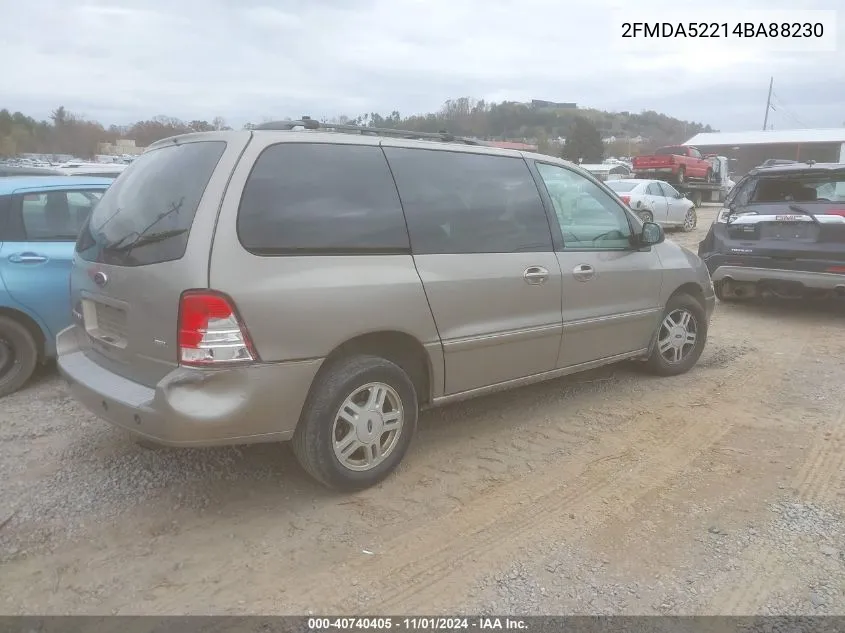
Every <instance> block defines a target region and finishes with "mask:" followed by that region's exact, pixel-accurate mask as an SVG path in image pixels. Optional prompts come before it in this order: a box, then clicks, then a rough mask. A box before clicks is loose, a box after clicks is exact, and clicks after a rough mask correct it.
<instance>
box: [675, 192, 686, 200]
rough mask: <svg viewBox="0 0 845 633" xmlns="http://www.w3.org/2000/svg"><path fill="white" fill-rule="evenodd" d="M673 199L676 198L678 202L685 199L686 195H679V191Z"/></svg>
mask: <svg viewBox="0 0 845 633" xmlns="http://www.w3.org/2000/svg"><path fill="white" fill-rule="evenodd" d="M675 197H676V198H677V199H678V200H680V199H681V198H686V197H687V194H685V193H681V192H680V191H679V192H678V193H677V195H676V196H675Z"/></svg>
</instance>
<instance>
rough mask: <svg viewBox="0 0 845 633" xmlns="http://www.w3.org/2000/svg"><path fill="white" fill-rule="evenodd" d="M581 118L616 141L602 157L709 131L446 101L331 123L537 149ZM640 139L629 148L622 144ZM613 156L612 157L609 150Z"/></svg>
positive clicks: (626, 117)
mask: <svg viewBox="0 0 845 633" xmlns="http://www.w3.org/2000/svg"><path fill="white" fill-rule="evenodd" d="M578 116H581V117H585V118H587V119H589V120H590V122H591V123H592V124H593V125H594V126H595V127H596V128H597V129H598V130H599V132H600V133H601V135H602V137H603V138H607V137H616V139H618V141H617V143H616V145H619V147H617V148H614V147H612V146H610V147H608V148H607V153H608V155H613V154H617V155H618V154H626V153H627V150H628V149H629V148H630V149H631V151H632V152H635V151H636V149H637V148H639V152H638V153H642V152H643V151H648V150H650V149H653V148H655V147H657V146H658V145H665V144H670V143H683V142H685V141H687V140H688V139H689V138H691V137H692V136H694V135H695V134H697V133H698V132H709V131H715V130H713V129H712V128H711V127H710V126H709V125H705V124H703V123H696V122H691V121H681V120H679V119H675V118H673V117H670V116H667V115H665V114H660V113H658V112H654V111H646V112H641V113H639V114H637V113H631V112H604V111H601V110H593V109H583V108H578V109H575V108H554V107H535V106H532V105H531V104H524V103H517V102H511V101H505V102H502V103H486V102H485V101H483V100H480V101H476V100H474V99H471V98H469V97H462V98H460V99H455V100H450V101H447V102H446V103H445V104H444V105H443V107H442V108H441V109H440V110H439V111H438V112H436V113H431V114H426V115H415V116H409V117H402V116H400V114H399V113H398V112H393V113H392V114H390V115H388V116H384V115H380V114H377V113H371V114H368V115H363V116H359V117H355V118H354V119H353V118H348V117H341V118H340V119H338V120H335V121H333V122H348V123H354V124H358V125H370V126H373V127H388V128H403V129H410V130H415V131H419V132H437V131H440V130H448V131H449V132H451V133H453V134H460V135H464V136H473V137H478V138H482V139H486V140H525V141H527V142H533V143H536V144H539V145H541V146H542V145H544V142H547V141H551V140H554V139H557V138H566V135H567V132H568V130H569V129H570V126H571V125H572V123H573V121H574V119H575V118H576V117H578ZM637 138H640V139H643V142H642V143H641V144H639V145H636V144H634V145H633V146H630V147H629V143H628V139H637ZM614 149H616V150H619V151H616V152H614V151H613V150H614Z"/></svg>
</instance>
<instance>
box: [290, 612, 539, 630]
mask: <svg viewBox="0 0 845 633" xmlns="http://www.w3.org/2000/svg"><path fill="white" fill-rule="evenodd" d="M307 624H308V629H309V630H311V631H331V630H348V631H366V630H370V631H379V630H381V631H388V630H391V629H405V630H408V631H468V630H473V629H475V630H480V631H506V630H510V631H527V630H528V623H527V622H526V621H525V620H523V619H520V618H513V617H474V618H468V617H462V616H458V617H442V616H439V617H425V616H423V617H416V616H415V617H402V618H390V617H376V618H362V617H353V618H337V617H322V618H308V623H307Z"/></svg>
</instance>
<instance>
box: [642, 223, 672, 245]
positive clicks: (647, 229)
mask: <svg viewBox="0 0 845 633" xmlns="http://www.w3.org/2000/svg"><path fill="white" fill-rule="evenodd" d="M664 239H666V236H665V234H664V233H663V227H661V226H660V225H659V224H657V222H643V230H642V231H640V245H641V246H654V245H655V244H660V243H661V242H662V241H663V240H664Z"/></svg>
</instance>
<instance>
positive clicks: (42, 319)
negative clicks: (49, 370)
mask: <svg viewBox="0 0 845 633" xmlns="http://www.w3.org/2000/svg"><path fill="white" fill-rule="evenodd" d="M112 182H114V180H113V179H111V178H93V177H92V178H89V177H76V176H12V177H8V178H0V397H2V396H6V395H8V394H10V393H12V392H13V391H16V390H18V389H19V388H20V387H21V386H23V384H24V383H25V382H26V381H27V380H29V378H30V376H32V372H33V371H35V368H36V366H37V365H38V364H39V363H42V362H44V361H46V360H47V359H50V358H53V357H54V356H55V354H56V343H55V341H56V334H57V333H58V332H59V331H60V330H62V329H63V328H65V327H67V326H68V325H70V323H71V307H70V295H69V286H70V266H71V261H72V259H73V251H74V245H75V243H76V238H77V235H78V234H79V231H80V229H81V228H82V225H83V224H84V223H85V220H87V219H88V215H89V214H90V213H91V209H93V208H94V205H95V204H97V201H98V200H99V199H100V197H101V196H102V195H103V193H104V192H105V190H106V189H107V188H108V187H109V185H110V184H111V183H112Z"/></svg>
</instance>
